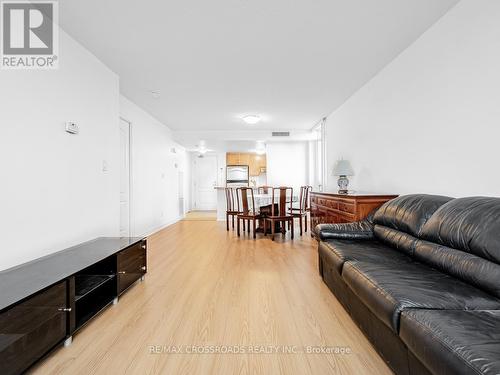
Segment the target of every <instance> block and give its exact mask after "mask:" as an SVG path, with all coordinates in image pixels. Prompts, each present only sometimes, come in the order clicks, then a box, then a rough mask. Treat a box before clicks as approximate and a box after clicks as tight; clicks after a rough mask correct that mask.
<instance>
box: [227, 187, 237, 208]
mask: <svg viewBox="0 0 500 375" xmlns="http://www.w3.org/2000/svg"><path fill="white" fill-rule="evenodd" d="M225 190H226V210H227V211H239V210H240V202H239V200H238V194H237V191H236V189H235V188H231V187H227V188H226V189H225Z"/></svg>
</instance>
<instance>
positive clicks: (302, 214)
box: [289, 186, 312, 236]
mask: <svg viewBox="0 0 500 375" xmlns="http://www.w3.org/2000/svg"><path fill="white" fill-rule="evenodd" d="M311 190H312V186H301V187H300V195H299V205H298V206H294V205H293V204H291V205H290V207H289V212H290V214H291V215H292V216H293V218H294V219H295V218H298V219H299V227H300V235H301V236H302V219H303V220H304V227H305V232H306V233H307V213H308V212H309V192H310V191H311Z"/></svg>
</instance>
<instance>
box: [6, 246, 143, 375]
mask: <svg viewBox="0 0 500 375" xmlns="http://www.w3.org/2000/svg"><path fill="white" fill-rule="evenodd" d="M146 251H147V243H146V239H144V238H114V237H101V238H97V239H95V240H92V241H89V242H85V243H83V244H80V245H78V246H74V247H71V248H69V249H66V250H62V251H59V252H56V253H54V254H50V255H48V256H45V257H42V258H39V259H36V260H33V261H31V262H28V263H25V264H22V265H19V266H16V267H13V268H10V269H8V270H5V271H1V272H0V374H2V375H15V374H21V373H23V372H25V371H26V370H27V369H28V368H29V367H31V366H32V365H33V364H34V363H36V362H37V361H38V360H39V359H40V358H42V357H43V356H44V355H46V354H47V353H49V352H50V351H51V350H52V349H54V348H55V347H57V346H58V345H60V344H62V343H63V342H65V341H66V340H68V339H69V338H70V337H71V336H72V335H73V334H74V333H75V332H77V331H78V329H80V328H81V327H83V326H84V325H85V324H87V323H89V322H90V320H91V319H92V318H93V317H94V316H96V315H97V314H99V313H100V312H101V311H102V310H103V309H104V308H106V306H108V305H110V304H111V303H112V302H113V301H116V300H117V298H118V296H119V295H120V294H122V293H124V292H125V290H126V289H127V288H129V287H131V286H132V285H133V284H134V283H135V282H136V281H137V280H139V279H142V278H143V276H144V274H145V273H146V272H147V256H146ZM69 341H71V340H68V342H69Z"/></svg>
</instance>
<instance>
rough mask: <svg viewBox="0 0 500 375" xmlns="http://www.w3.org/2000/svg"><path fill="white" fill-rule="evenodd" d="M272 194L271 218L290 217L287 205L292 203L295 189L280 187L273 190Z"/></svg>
mask: <svg viewBox="0 0 500 375" xmlns="http://www.w3.org/2000/svg"><path fill="white" fill-rule="evenodd" d="M272 192H273V193H272V204H271V207H272V208H271V216H288V214H287V204H291V203H292V198H293V189H292V188H291V187H287V186H280V187H276V188H272ZM289 193H290V194H289ZM276 206H277V207H276Z"/></svg>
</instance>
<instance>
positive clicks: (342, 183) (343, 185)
mask: <svg viewBox="0 0 500 375" xmlns="http://www.w3.org/2000/svg"><path fill="white" fill-rule="evenodd" d="M337 185H338V186H339V194H347V193H349V190H347V187H348V186H349V179H348V178H347V176H339V179H338V181H337Z"/></svg>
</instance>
